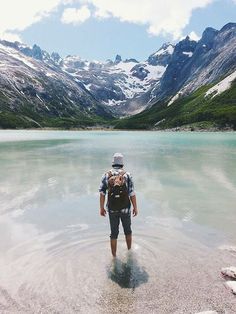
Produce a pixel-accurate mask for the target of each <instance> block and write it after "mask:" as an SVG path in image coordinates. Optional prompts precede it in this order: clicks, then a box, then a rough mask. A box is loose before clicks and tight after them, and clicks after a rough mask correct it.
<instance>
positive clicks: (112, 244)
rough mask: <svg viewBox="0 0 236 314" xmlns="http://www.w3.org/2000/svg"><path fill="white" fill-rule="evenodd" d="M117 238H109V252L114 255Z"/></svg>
mask: <svg viewBox="0 0 236 314" xmlns="http://www.w3.org/2000/svg"><path fill="white" fill-rule="evenodd" d="M116 248H117V239H111V254H112V256H113V257H116Z"/></svg>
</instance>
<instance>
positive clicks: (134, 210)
mask: <svg viewBox="0 0 236 314" xmlns="http://www.w3.org/2000/svg"><path fill="white" fill-rule="evenodd" d="M137 215H138V210H137V208H133V217H135V216H137Z"/></svg>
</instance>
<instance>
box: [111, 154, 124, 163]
mask: <svg viewBox="0 0 236 314" xmlns="http://www.w3.org/2000/svg"><path fill="white" fill-rule="evenodd" d="M123 158H124V156H123V155H122V154H121V153H115V154H114V156H113V161H112V165H120V166H123V165H124V161H123Z"/></svg>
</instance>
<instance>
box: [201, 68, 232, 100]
mask: <svg viewBox="0 0 236 314" xmlns="http://www.w3.org/2000/svg"><path fill="white" fill-rule="evenodd" d="M234 79H236V71H234V72H233V73H231V74H230V75H228V76H227V77H226V78H225V79H223V80H222V81H220V82H219V83H218V84H216V85H214V86H213V87H211V88H210V89H209V90H208V91H207V92H206V93H205V97H207V96H209V95H210V96H211V98H214V97H215V96H217V95H219V94H221V93H223V92H224V91H226V90H227V89H229V88H230V87H231V84H232V82H233V80H234Z"/></svg>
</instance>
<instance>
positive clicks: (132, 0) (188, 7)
mask: <svg viewBox="0 0 236 314" xmlns="http://www.w3.org/2000/svg"><path fill="white" fill-rule="evenodd" d="M213 1H214V0H175V1H173V0H164V1H163V0H128V1H127V0H112V1H111V0H81V1H80V2H82V3H84V4H86V3H87V4H92V5H93V6H94V7H95V10H96V11H95V16H96V17H99V18H107V17H116V18H118V19H119V20H120V21H125V22H130V23H135V24H141V25H147V31H148V32H149V33H150V34H151V35H160V34H163V35H165V34H172V36H173V38H174V39H178V38H180V37H181V35H182V31H183V29H184V27H185V26H186V25H187V24H188V23H189V20H190V18H191V15H192V11H193V10H194V9H197V8H204V7H205V6H207V5H208V4H210V3H211V2H213Z"/></svg>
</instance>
